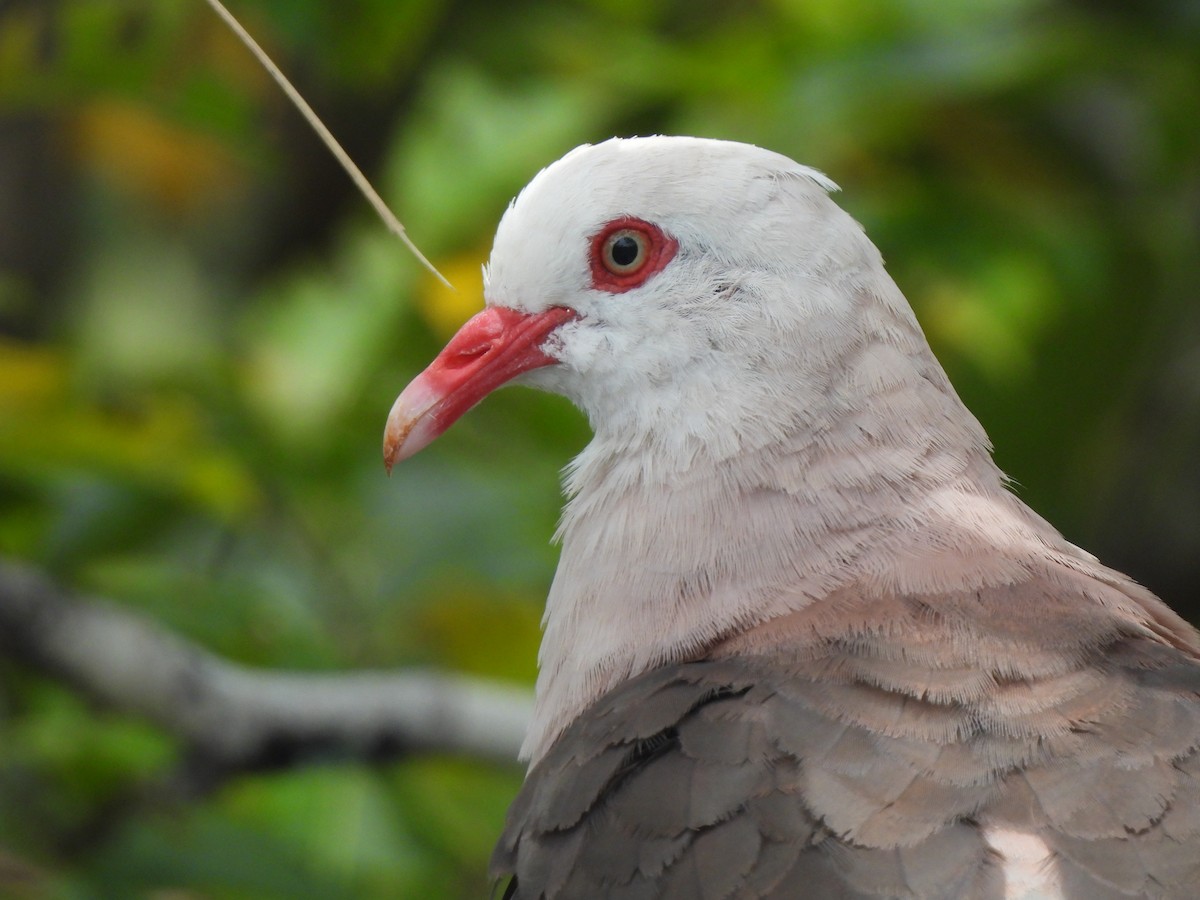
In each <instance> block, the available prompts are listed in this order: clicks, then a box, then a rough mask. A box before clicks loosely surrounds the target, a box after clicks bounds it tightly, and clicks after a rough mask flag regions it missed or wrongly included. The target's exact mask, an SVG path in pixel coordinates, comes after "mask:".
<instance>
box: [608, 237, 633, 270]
mask: <svg viewBox="0 0 1200 900" xmlns="http://www.w3.org/2000/svg"><path fill="white" fill-rule="evenodd" d="M638 249H639V248H638V242H637V241H635V240H634V239H633V238H631V237H629V236H628V235H625V236H624V237H619V238H617V239H616V240H615V241H613V243H612V261H613V262H615V263H616V264H617V265H618V266H621V267H622V268H624V267H625V266H629V265H633V263H634V262H636V261H637V258H638Z"/></svg>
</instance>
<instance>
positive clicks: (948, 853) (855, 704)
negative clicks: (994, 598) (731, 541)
mask: <svg viewBox="0 0 1200 900" xmlns="http://www.w3.org/2000/svg"><path fill="white" fill-rule="evenodd" d="M893 624H894V623H893ZM923 624H924V625H926V626H928V622H924V623H923ZM893 632H894V633H893V634H892V635H891V636H890V637H888V638H886V639H883V638H879V639H878V641H877V643H876V644H875V645H871V644H870V643H869V642H868V643H867V644H864V642H863V641H862V640H858V641H854V642H849V643H848V642H844V641H821V642H817V643H814V644H813V645H811V646H809V647H806V648H803V649H800V650H796V651H795V652H792V653H790V654H781V653H776V654H773V655H747V656H737V657H730V658H724V659H711V660H702V661H697V662H691V663H686V664H682V665H676V666H672V667H668V668H665V669H660V670H656V671H653V672H650V673H647V674H645V675H643V676H640V677H638V678H636V679H633V680H631V681H629V682H627V683H626V684H624V685H622V686H621V687H619V688H617V689H616V690H614V691H612V692H611V693H610V694H608V695H607V696H606V697H604V698H602V699H601V700H600V701H598V702H597V704H596V705H595V706H594V707H593V708H592V710H590V711H589V712H586V713H585V714H584V715H582V716H581V717H580V718H579V719H578V720H577V721H576V722H575V723H574V724H573V725H572V726H571V727H570V728H569V729H568V730H567V731H566V732H565V733H564V734H563V736H562V737H561V738H560V739H559V740H558V741H557V742H556V744H555V746H554V747H553V748H552V749H551V751H550V752H549V753H548V754H547V756H546V757H545V758H544V759H543V760H542V761H541V762H540V763H539V764H538V765H537V766H535V768H534V769H533V770H532V771H531V772H530V775H529V778H528V780H527V782H526V784H525V786H524V788H523V790H522V792H521V795H520V797H519V798H518V800H517V801H516V803H515V804H514V806H513V809H512V811H511V812H510V818H509V824H508V827H507V828H506V830H505V833H504V835H503V837H502V838H501V841H500V843H499V845H498V846H497V848H496V852H495V855H494V857H493V869H494V871H495V872H496V873H497V874H509V873H511V874H514V875H515V878H514V881H513V883H512V885H511V886H510V894H509V895H507V896H511V897H513V898H522V900H534V898H544V900H561V898H593V897H611V898H621V900H631V898H642V897H645V898H673V897H679V898H701V900H710V898H711V900H726V898H743V900H745V898H795V897H815V898H838V897H845V898H859V897H861V898H883V897H912V898H955V900H959V898H979V900H988V898H999V897H1003V896H1004V891H1005V882H1004V871H1003V865H1002V859H1001V857H1000V855H999V854H998V852H997V851H996V850H995V849H993V847H991V846H990V845H989V843H988V840H987V829H988V828H989V827H993V826H994V827H1001V828H1007V829H1014V830H1017V831H1022V832H1026V833H1032V834H1035V835H1037V836H1038V837H1039V838H1040V839H1041V840H1042V841H1044V843H1045V844H1046V846H1048V847H1049V848H1050V850H1051V851H1052V854H1053V855H1052V862H1053V865H1054V866H1055V867H1056V870H1057V873H1058V877H1059V881H1060V884H1061V886H1062V890H1063V892H1064V894H1065V896H1067V897H1079V898H1089V900H1090V898H1094V897H1108V896H1112V897H1126V898H1129V897H1147V898H1180V900H1183V898H1188V900H1191V898H1195V897H1200V752H1198V746H1200V698H1198V695H1197V690H1198V689H1200V665H1198V664H1197V662H1196V660H1195V659H1193V658H1191V656H1190V655H1189V654H1188V653H1187V652H1186V651H1185V650H1181V649H1177V648H1174V647H1169V646H1165V645H1163V644H1161V643H1157V642H1155V641H1154V640H1153V639H1151V638H1147V637H1146V636H1145V635H1130V634H1128V633H1125V632H1122V630H1121V629H1120V628H1118V627H1117V626H1115V625H1114V627H1113V629H1112V630H1111V632H1110V633H1109V634H1106V635H1098V632H1097V631H1096V628H1095V620H1094V619H1093V620H1092V621H1091V622H1090V623H1089V628H1086V629H1080V630H1078V631H1077V632H1076V635H1077V636H1078V640H1079V641H1080V642H1081V646H1080V647H1079V648H1070V647H1067V648H1066V650H1065V651H1064V655H1065V656H1066V657H1067V658H1069V659H1071V660H1072V663H1071V664H1070V665H1066V666H1054V665H1043V664H1042V663H1041V662H1039V664H1038V671H1037V673H1036V674H1035V675H1029V676H1027V677H1021V676H1020V675H1019V674H1018V673H1016V672H1014V671H1012V666H1011V665H1006V667H1005V671H1004V673H1003V674H1002V675H1001V674H999V673H993V674H994V675H995V677H992V688H991V689H990V690H983V691H980V690H977V689H976V687H975V686H973V685H975V684H976V683H977V682H978V677H977V676H978V674H979V673H978V672H972V671H969V666H965V665H964V660H963V659H960V658H950V657H953V656H954V654H953V653H950V652H949V651H948V657H947V659H946V660H945V661H944V665H938V664H937V663H936V662H934V663H930V661H929V660H924V661H921V662H920V663H914V664H910V665H909V666H908V667H907V671H905V672H902V671H900V669H894V670H893V671H892V674H891V675H890V676H889V677H890V681H891V683H892V684H893V685H895V686H894V687H893V688H892V689H890V690H889V689H888V688H887V687H886V686H885V685H886V683H887V681H888V679H885V678H881V677H880V672H881V667H880V666H879V665H876V664H875V663H878V662H879V661H880V660H885V659H890V660H892V663H893V665H894V664H895V660H897V659H900V658H901V655H902V654H900V653H899V652H898V651H897V652H893V650H895V649H896V648H892V647H890V646H885V645H886V644H887V643H888V642H889V641H893V640H894V641H896V642H898V643H904V642H905V641H906V640H907V639H908V638H907V637H906V636H905V635H904V634H903V633H902V632H903V629H900V630H899V631H896V629H894V628H893ZM924 637H925V638H928V637H929V635H928V634H926V635H924ZM1053 640H1055V641H1056V642H1061V641H1063V640H1064V639H1063V633H1062V631H1056V632H1055V635H1054V638H1053ZM952 643H953V642H950V641H948V642H947V646H950V645H951V644H952ZM1020 649H1021V648H1020V647H1019V646H1014V649H1013V652H1014V655H1018V656H1019V652H1020ZM1043 649H1044V648H1043ZM1031 658H1036V659H1039V660H1043V661H1044V660H1047V659H1049V657H1048V656H1046V655H1045V654H1043V655H1042V656H1038V655H1037V654H1036V653H1034V654H1031ZM922 667H924V669H925V673H924V674H922V672H921V671H920V670H921V669H922ZM955 667H958V668H959V669H961V670H962V671H963V672H965V673H966V674H965V675H964V681H967V682H970V684H968V685H967V686H965V687H964V688H963V689H962V691H961V692H960V693H961V696H959V695H956V693H955V691H954V690H953V689H951V688H948V687H947V685H948V684H949V682H947V680H946V671H947V670H950V669H953V668H955ZM901 668H903V667H901ZM1018 668H1019V667H1018ZM989 677H991V676H989ZM930 684H932V685H935V686H937V687H936V689H933V690H927V689H925V688H924V687H922V688H918V687H916V686H917V685H925V686H928V685H930Z"/></svg>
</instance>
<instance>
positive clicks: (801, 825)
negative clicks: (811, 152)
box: [384, 137, 1200, 900]
mask: <svg viewBox="0 0 1200 900" xmlns="http://www.w3.org/2000/svg"><path fill="white" fill-rule="evenodd" d="M834 189H835V185H834V184H833V183H832V182H831V181H830V180H829V179H828V178H826V177H825V176H824V175H822V174H821V173H819V172H817V171H815V170H813V169H810V168H807V167H805V166H802V165H799V164H797V163H795V162H793V161H792V160H790V159H788V158H786V157H784V156H781V155H779V154H776V153H772V152H769V151H767V150H763V149H760V148H757V147H753V146H748V145H744V144H737V143H728V142H724V141H715V140H703V139H697V138H688V137H649V138H634V139H627V140H620V139H614V140H610V141H606V142H604V143H601V144H598V145H595V146H583V147H580V148H578V149H576V150H574V151H572V152H571V153H569V154H567V155H566V156H565V157H563V158H562V159H561V160H559V161H558V162H556V163H554V164H553V165H551V166H549V167H548V168H546V169H545V170H543V171H542V172H540V173H539V174H538V175H537V176H536V177H535V178H534V179H533V181H532V182H530V184H529V185H528V187H526V188H525V190H524V191H522V193H521V194H520V196H519V197H518V198H517V199H516V200H515V201H514V202H513V204H512V205H511V206H510V207H509V209H508V211H507V212H506V213H505V215H504V217H503V219H502V220H501V222H500V226H499V229H498V231H497V233H496V239H495V245H494V247H493V250H492V255H491V259H490V261H489V263H488V265H487V268H486V272H485V275H486V277H485V285H486V287H485V297H486V302H487V307H486V309H485V310H484V311H483V312H481V313H479V314H478V315H477V316H475V317H474V318H473V319H471V320H470V321H468V322H467V323H466V324H465V325H464V326H463V327H462V329H461V331H459V333H458V334H457V335H456V336H455V337H454V338H453V339H452V340H451V341H450V343H449V344H448V345H447V347H446V348H445V350H443V351H442V353H441V354H440V355H439V356H438V357H437V358H436V359H435V360H434V361H433V363H432V364H431V365H430V366H429V367H428V368H427V369H426V370H425V371H424V372H423V373H422V374H421V375H419V376H418V377H417V378H416V379H415V380H414V381H413V382H412V384H410V385H409V386H408V387H407V388H406V389H405V390H404V392H403V393H402V394H401V395H400V397H399V398H398V399H397V400H396V403H395V405H394V407H393V408H392V411H391V415H390V417H389V418H388V423H387V431H386V436H385V443H384V455H385V459H386V462H387V464H388V466H389V468H390V467H391V465H392V464H394V463H395V462H397V461H399V460H401V459H404V458H406V457H408V456H411V455H412V454H413V453H416V452H417V451H418V450H420V449H421V448H422V447H424V446H425V445H427V444H428V443H430V442H431V441H432V440H434V439H435V438H436V437H437V436H438V435H439V434H441V433H442V432H443V431H445V429H446V428H448V427H449V426H450V424H451V423H452V422H453V421H455V420H456V419H457V418H458V417H460V416H461V415H462V414H463V413H465V412H466V411H467V410H468V409H470V408H471V407H472V406H473V405H475V404H476V403H477V402H479V401H480V400H481V399H482V398H483V397H484V396H485V395H486V394H488V393H489V392H490V391H492V390H493V389H495V388H497V387H499V386H501V385H503V384H506V383H510V382H517V383H522V384H526V385H531V386H533V387H537V388H541V389H543V390H548V391H554V392H557V393H559V394H562V395H564V396H566V397H568V398H569V399H570V400H571V401H573V402H574V403H575V404H576V405H577V406H578V407H579V408H580V409H581V410H582V411H583V412H584V413H585V414H586V415H587V417H588V419H589V421H590V423H591V426H592V429H593V431H594V435H595V436H594V438H593V439H592V441H591V443H589V444H588V446H587V447H586V448H585V449H584V450H583V451H582V452H581V453H580V454H579V456H578V457H577V458H576V459H575V460H574V462H573V463H572V464H571V466H570V468H569V470H568V472H567V475H566V479H565V493H566V495H567V502H566V507H565V509H564V511H563V516H562V523H561V526H560V528H559V531H558V535H557V537H558V539H559V540H560V541H561V544H562V555H561V559H560V562H559V566H558V571H557V573H556V575H555V578H554V582H553V586H552V587H551V589H550V594H549V597H548V598H547V600H546V611H545V619H544V632H545V633H544V638H543V641H542V646H541V652H540V655H539V661H540V674H539V677H538V683H537V700H536V710H535V715H534V720H533V722H532V725H531V727H530V730H529V733H528V736H527V739H526V741H525V745H524V748H523V757H524V758H525V759H527V760H528V761H529V764H530V769H529V772H528V776H527V778H526V781H525V784H524V787H523V789H522V790H521V793H520V795H519V796H518V798H517V800H516V801H515V803H514V804H513V806H512V809H511V810H510V813H509V818H508V824H507V827H506V829H505V831H504V834H503V836H502V837H501V839H500V842H499V845H498V846H497V848H496V852H495V855H494V857H493V869H494V873H495V874H496V875H497V876H498V877H502V876H511V878H510V879H509V881H508V883H507V893H506V894H505V895H504V896H505V897H509V898H526V900H529V898H544V900H558V898H622V900H625V898H705V900H722V898H800V897H813V898H885V897H905V898H955V900H957V898H1002V897H1003V898H1018V897H1020V898H1081V900H1083V898H1086V900H1097V898H1110V897H1114V898H1115V897H1122V898H1130V897H1155V898H1179V900H1184V898H1189V900H1194V898H1197V897H1200V637H1198V635H1197V632H1196V630H1195V629H1193V628H1192V627H1191V626H1190V625H1188V624H1187V623H1186V622H1184V621H1183V620H1182V619H1181V618H1180V617H1179V616H1177V615H1176V614H1175V613H1173V612H1172V611H1171V610H1170V609H1169V608H1168V607H1167V606H1165V605H1164V604H1163V603H1162V602H1161V601H1160V600H1159V599H1158V598H1156V597H1155V596H1154V595H1153V594H1151V593H1150V592H1149V591H1147V590H1145V589H1144V588H1142V587H1140V586H1138V585H1137V584H1136V583H1134V582H1133V581H1132V580H1131V579H1129V578H1128V577H1126V576H1125V575H1122V574H1120V573H1119V572H1115V571H1113V570H1112V569H1109V568H1106V567H1105V566H1104V565H1102V564H1101V563H1100V562H1099V561H1098V560H1097V559H1096V558H1095V557H1093V556H1091V555H1090V554H1088V553H1087V552H1085V551H1084V550H1081V549H1080V548H1078V547H1076V546H1074V545H1072V544H1071V543H1069V542H1068V541H1066V540H1065V539H1064V538H1063V537H1062V536H1061V535H1060V534H1059V533H1058V532H1057V531H1056V530H1055V529H1054V528H1053V527H1052V526H1051V525H1050V524H1049V523H1047V522H1046V521H1045V520H1043V519H1042V518H1040V517H1039V516H1038V515H1037V514H1036V513H1034V512H1033V511H1032V510H1030V509H1029V508H1028V507H1027V506H1026V505H1025V504H1024V503H1022V502H1021V501H1020V500H1019V499H1017V497H1015V496H1014V495H1013V494H1012V493H1011V492H1010V491H1009V490H1008V489H1007V484H1006V479H1005V476H1004V474H1003V473H1002V472H1001V471H1000V470H999V468H997V466H996V464H995V463H994V462H993V461H992V458H991V452H990V445H989V442H988V438H987V435H986V434H985V433H984V430H983V428H982V427H981V426H980V424H979V422H978V421H976V419H975V418H974V416H972V415H971V413H970V412H969V411H968V410H967V408H966V407H965V406H964V405H963V403H962V401H961V400H960V399H959V397H958V396H957V394H956V393H955V391H954V388H953V387H952V386H951V385H950V382H949V381H948V379H947V377H946V374H945V372H944V371H943V370H942V367H941V365H940V364H939V363H938V361H937V360H936V359H935V358H934V356H933V354H932V352H931V351H930V348H929V346H928V344H927V342H926V340H925V337H924V335H923V334H922V332H921V329H920V326H919V325H918V324H917V321H916V319H915V317H914V315H913V312H912V310H911V309H910V307H909V305H908V302H907V301H906V300H905V298H904V296H903V295H902V294H901V292H900V289H899V288H898V287H897V286H896V285H895V283H894V282H893V281H892V279H891V278H890V277H889V276H888V274H887V272H886V271H885V269H884V266H883V260H882V258H881V257H880V254H879V251H878V250H877V249H876V248H875V246H874V245H873V244H872V243H871V242H870V241H869V240H868V239H867V237H866V235H865V234H864V233H863V231H862V229H861V228H860V227H859V225H858V224H857V223H856V222H855V221H854V220H853V219H851V218H850V216H849V215H847V214H846V213H845V212H844V211H842V210H841V209H840V208H839V207H838V206H837V205H835V204H834V203H833V201H832V200H831V199H830V197H829V193H830V192H831V191H832V190H834Z"/></svg>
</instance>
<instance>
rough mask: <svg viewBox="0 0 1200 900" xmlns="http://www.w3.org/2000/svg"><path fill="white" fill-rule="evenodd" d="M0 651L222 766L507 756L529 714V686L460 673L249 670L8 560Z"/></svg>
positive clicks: (1, 580) (0, 577)
mask: <svg viewBox="0 0 1200 900" xmlns="http://www.w3.org/2000/svg"><path fill="white" fill-rule="evenodd" d="M0 652H4V653H6V654H8V655H10V656H13V657H16V658H18V659H21V660H24V661H25V662H26V663H29V664H31V665H34V666H36V667H38V668H40V669H43V670H44V671H47V672H49V673H51V674H53V675H54V676H56V677H58V678H61V679H63V680H64V681H66V682H68V683H70V684H72V685H73V686H74V687H76V688H77V689H79V690H80V691H82V692H84V693H86V694H88V695H89V696H91V697H93V698H95V699H97V700H99V701H101V702H103V703H105V704H107V705H109V706H111V707H113V708H115V709H119V710H122V711H125V712H131V713H135V714H137V715H141V716H144V717H145V718H147V719H149V720H150V721H152V722H154V723H155V724H157V725H158V726H159V727H161V728H163V729H164V730H165V731H167V732H169V733H171V734H173V735H176V736H178V737H179V738H181V739H182V740H183V741H184V742H185V743H186V744H187V745H188V748H189V751H190V753H191V754H192V755H193V757H195V756H197V755H198V756H199V757H200V758H202V759H203V761H204V763H205V764H206V765H211V766H213V767H214V768H215V769H217V770H224V771H226V772H228V771H229V770H255V769H269V768H278V767H286V766H291V765H297V764H300V763H302V762H307V761H312V760H314V759H358V760H372V761H374V760H381V759H393V758H396V757H400V756H403V755H406V754H411V753H452V754H461V755H468V756H474V757H479V758H483V759H488V760H493V761H499V762H505V763H512V762H514V761H515V759H516V755H517V749H518V747H519V746H520V743H521V739H522V737H523V735H524V732H525V725H526V723H527V722H528V720H529V716H530V712H531V708H532V704H531V698H530V696H529V694H528V692H526V691H522V690H519V689H516V688H508V687H503V686H501V685H497V684H494V683H491V682H488V681H484V680H481V679H475V678H467V677H463V676H448V675H437V674H432V673H425V672H403V673H394V672H356V673H348V674H338V675H329V674H310V673H304V672H287V671H271V670H263V669H252V668H249V667H246V666H242V665H238V664H236V663H232V662H229V661H227V660H223V659H221V658H220V657H218V656H216V655H214V654H212V653H209V652H208V651H206V650H204V649H203V648H201V647H199V646H198V645H196V644H194V643H191V642H190V641H187V640H185V639H183V638H181V637H179V636H178V635H175V634H172V633H170V632H169V631H167V630H165V629H163V628H162V627H160V626H158V625H155V624H153V623H151V622H149V621H147V620H145V619H143V618H141V617H139V616H137V615H135V614H133V613H131V612H129V611H127V610H124V609H121V608H120V607H118V606H116V605H114V604H112V603H108V602H105V601H103V600H97V599H90V598H89V599H81V598H76V597H74V596H72V595H70V594H69V593H68V592H67V591H65V590H63V589H62V588H60V587H58V586H57V585H55V584H54V583H52V582H51V581H50V580H49V579H48V578H46V577H45V576H44V575H41V574H39V573H38V572H36V571H35V570H33V569H31V568H29V567H26V566H22V565H17V564H14V563H8V562H2V561H0Z"/></svg>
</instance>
